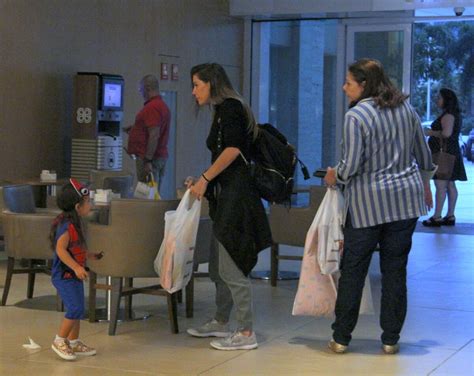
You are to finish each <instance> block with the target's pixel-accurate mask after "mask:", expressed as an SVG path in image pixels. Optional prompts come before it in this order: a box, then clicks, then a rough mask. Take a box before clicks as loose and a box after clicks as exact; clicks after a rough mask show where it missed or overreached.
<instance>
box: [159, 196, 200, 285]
mask: <svg viewBox="0 0 474 376" xmlns="http://www.w3.org/2000/svg"><path fill="white" fill-rule="evenodd" d="M200 216H201V201H199V200H194V202H192V198H191V194H190V192H189V190H187V191H186V193H185V194H184V196H183V198H182V199H181V202H180V203H179V205H178V208H177V209H176V210H171V211H167V212H166V213H165V234H164V238H163V242H162V243H161V247H160V250H159V251H158V255H157V256H156V259H155V263H154V266H155V271H156V273H157V274H158V275H159V276H160V284H161V286H162V287H163V288H164V289H165V290H167V291H168V292H169V293H174V292H176V291H179V290H181V289H182V288H184V287H185V286H186V285H187V284H188V282H189V280H190V279H191V275H192V273H193V258H194V247H195V245H196V236H197V231H198V227H199V220H200Z"/></svg>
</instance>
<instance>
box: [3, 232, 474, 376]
mask: <svg viewBox="0 0 474 376" xmlns="http://www.w3.org/2000/svg"><path fill="white" fill-rule="evenodd" d="M289 251H290V252H294V253H295V254H298V253H301V249H297V248H294V249H290V250H289ZM0 254H3V252H0ZM473 255H474V237H473V236H472V235H456V234H445V233H439V234H433V233H420V232H417V233H415V236H414V243H413V250H412V253H411V257H410V263H409V268H408V275H409V286H408V288H409V310H408V316H407V320H406V324H405V327H404V330H403V333H402V339H401V352H400V354H399V355H396V356H387V355H382V353H381V349H380V342H379V337H380V329H379V326H378V317H377V315H371V316H361V317H360V319H359V323H358V325H357V328H356V331H355V333H354V340H353V341H352V343H351V346H350V352H349V353H348V354H345V355H334V354H330V353H329V352H328V351H327V350H326V342H327V340H328V338H329V337H330V334H331V331H330V324H331V319H326V318H313V317H293V316H291V309H292V303H293V298H294V295H295V290H296V286H297V283H296V281H286V282H280V284H279V286H278V287H277V288H272V287H270V286H269V284H268V283H267V282H265V281H254V282H253V286H254V306H255V316H256V320H255V328H256V332H257V336H258V340H259V344H260V347H259V348H258V349H257V350H251V351H242V352H221V351H217V350H212V349H211V348H210V347H209V340H207V339H196V338H191V337H189V336H188V335H187V334H186V333H185V329H186V328H187V327H189V326H192V325H196V324H199V323H201V322H202V321H203V320H205V319H207V318H209V317H211V316H212V314H213V301H214V298H213V291H214V289H213V286H212V284H211V283H210V281H209V280H207V279H205V278H200V279H198V280H197V281H196V301H195V315H194V318H193V319H186V318H185V317H184V307H182V306H180V313H179V323H180V330H181V332H180V334H178V335H173V334H170V331H169V322H168V319H167V310H166V305H165V302H164V299H162V298H159V297H149V296H138V297H136V298H134V308H135V309H137V310H140V311H148V312H150V313H152V314H153V316H152V317H151V318H150V319H148V320H146V321H134V322H124V323H121V324H119V326H118V330H117V335H116V336H115V337H110V336H108V335H107V323H95V324H90V323H88V322H86V321H84V322H83V323H82V329H81V333H82V335H81V337H82V338H83V339H84V341H85V342H87V343H88V344H90V345H92V346H95V347H97V349H98V355H97V356H95V357H90V358H83V359H79V360H77V361H74V362H66V361H62V360H59V359H58V358H57V356H56V355H55V354H54V353H53V352H52V351H51V349H50V344H51V340H52V338H53V336H54V334H55V333H56V331H57V327H58V323H59V321H60V318H61V317H62V314H61V313H59V312H56V311H55V310H54V309H55V296H54V289H53V287H52V286H51V284H50V282H49V279H48V277H47V276H38V277H37V286H36V288H35V297H34V298H33V299H31V300H26V299H25V295H26V277H25V276H20V275H16V276H14V277H13V283H12V289H11V292H10V296H9V298H8V305H7V306H6V307H0V327H1V335H0V375H9V376H10V375H30V374H31V375H35V376H39V375H53V374H54V375H62V374H71V375H101V376H104V375H114V376H115V375H134V374H148V375H160V374H163V375H198V374H203V375H306V374H313V375H348V374H349V375H350V374H354V375H472V374H474V363H473V359H474V256H473ZM268 259H269V254H268V251H264V252H263V253H262V254H261V257H260V261H259V264H258V265H257V267H256V269H257V270H259V269H260V270H263V269H267V268H268V266H269V265H268ZM299 266H300V263H299V262H287V263H285V262H283V263H282V269H292V270H298V269H299ZM5 269H6V263H5V261H1V262H0V291H1V289H2V287H3V284H4V278H5ZM370 276H371V284H372V288H373V293H374V299H375V306H376V311H377V312H378V309H379V304H378V299H379V296H380V274H379V272H378V260H377V255H375V256H374V259H373V262H372V265H371V269H370ZM100 300H101V301H102V302H103V298H100ZM28 337H31V338H33V340H34V341H36V342H37V343H38V344H40V345H41V346H42V348H41V349H40V350H26V349H23V348H22V344H24V343H26V342H27V340H28Z"/></svg>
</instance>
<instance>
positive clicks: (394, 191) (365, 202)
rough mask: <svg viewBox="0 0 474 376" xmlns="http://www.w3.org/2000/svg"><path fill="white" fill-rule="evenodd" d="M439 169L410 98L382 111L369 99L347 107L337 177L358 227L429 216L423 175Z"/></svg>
mask: <svg viewBox="0 0 474 376" xmlns="http://www.w3.org/2000/svg"><path fill="white" fill-rule="evenodd" d="M435 169H436V166H435V165H433V162H432V159H431V152H430V150H429V148H428V145H427V143H426V140H425V136H424V134H423V129H422V127H421V123H420V119H419V117H418V115H417V113H416V112H415V110H414V109H413V107H412V106H411V105H410V104H409V103H408V101H405V102H404V103H403V104H401V105H400V106H398V107H396V108H383V109H382V108H379V107H378V106H377V105H376V104H375V102H374V100H373V99H372V98H366V99H363V100H361V101H360V102H359V103H358V104H357V105H356V106H354V107H353V108H351V109H350V110H349V111H347V113H346V115H345V118H344V129H343V137H342V158H341V160H340V161H339V163H338V164H337V166H336V172H337V175H336V176H337V180H338V183H340V184H343V185H345V189H344V196H345V200H346V203H345V205H346V208H345V209H346V210H345V214H347V213H348V212H349V213H350V215H351V222H352V225H353V227H354V228H362V227H370V226H375V225H379V224H382V223H388V222H394V221H399V220H404V219H409V218H416V217H420V216H422V215H426V213H427V211H426V205H425V203H424V191H423V179H426V180H429V178H430V177H431V176H432V174H433V172H434V171H435Z"/></svg>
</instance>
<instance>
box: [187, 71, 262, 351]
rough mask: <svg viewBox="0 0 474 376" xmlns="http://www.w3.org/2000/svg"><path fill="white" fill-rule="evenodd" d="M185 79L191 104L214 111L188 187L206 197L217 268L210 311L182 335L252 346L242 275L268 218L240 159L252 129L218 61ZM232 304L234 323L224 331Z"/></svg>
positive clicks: (222, 346)
mask: <svg viewBox="0 0 474 376" xmlns="http://www.w3.org/2000/svg"><path fill="white" fill-rule="evenodd" d="M191 79H192V84H193V95H194V97H195V99H196V102H197V104H198V105H199V106H205V105H210V106H211V107H212V109H213V111H214V116H213V122H212V126H211V130H210V132H209V136H208V138H207V147H208V149H209V150H210V151H211V161H212V164H211V166H210V167H209V168H208V169H207V170H206V171H204V172H203V173H202V175H201V177H200V178H199V179H198V180H197V181H195V182H194V184H193V185H192V186H190V189H191V193H192V194H193V195H194V196H195V197H197V198H198V199H200V198H202V197H203V196H204V195H205V196H206V198H207V199H208V200H209V208H210V216H211V219H212V220H213V231H214V235H215V237H216V239H217V242H218V250H217V252H216V253H217V254H214V255H212V256H211V260H210V265H209V269H210V271H211V269H214V270H216V269H218V273H211V274H214V275H213V276H211V278H212V279H213V280H214V282H215V283H216V290H217V291H216V304H217V311H216V315H215V317H214V319H213V320H211V321H209V322H208V323H206V324H204V325H203V326H201V327H199V328H195V329H189V330H188V333H189V334H191V335H194V336H197V337H211V336H217V337H224V336H226V337H225V338H224V339H221V340H215V341H212V342H211V346H212V347H214V348H216V349H219V350H241V349H245V350H248V349H254V348H256V347H257V346H258V345H257V340H256V337H255V333H254V331H253V328H252V321H253V319H252V296H251V284H250V279H249V276H248V275H249V273H250V271H251V270H252V268H253V267H254V266H255V264H256V263H257V256H258V252H260V251H261V250H263V249H265V248H267V247H269V246H270V245H271V232H270V226H269V223H268V219H267V216H266V214H265V210H264V207H263V205H262V202H261V200H260V197H259V194H258V192H257V191H256V189H255V187H254V185H253V182H252V177H251V175H250V170H249V167H248V166H247V164H246V162H245V160H248V159H249V157H250V156H249V148H250V145H251V143H252V141H253V140H254V139H255V138H256V136H257V132H258V128H257V125H256V123H255V119H254V117H253V114H252V112H251V110H250V108H249V106H248V105H247V104H246V103H245V102H244V100H243V98H242V97H241V96H240V95H239V94H238V93H237V92H236V91H235V90H234V88H233V87H232V84H231V83H230V80H229V78H228V76H227V74H226V72H225V70H224V69H223V68H222V66H221V65H219V64H215V63H212V64H201V65H197V66H195V67H193V68H192V69H191ZM244 158H245V160H244ZM217 265H218V267H217V268H216V266H217ZM233 304H235V306H236V318H237V321H238V324H239V327H238V328H237V330H236V331H235V332H234V333H232V334H229V333H228V321H229V315H230V311H231V309H232V306H233ZM227 334H228V335H227Z"/></svg>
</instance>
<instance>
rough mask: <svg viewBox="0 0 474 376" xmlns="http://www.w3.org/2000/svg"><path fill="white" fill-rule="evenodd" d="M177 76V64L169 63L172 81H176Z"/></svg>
mask: <svg viewBox="0 0 474 376" xmlns="http://www.w3.org/2000/svg"><path fill="white" fill-rule="evenodd" d="M178 78H179V69H178V64H171V79H172V80H173V81H178Z"/></svg>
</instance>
